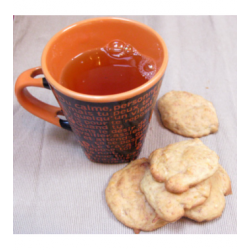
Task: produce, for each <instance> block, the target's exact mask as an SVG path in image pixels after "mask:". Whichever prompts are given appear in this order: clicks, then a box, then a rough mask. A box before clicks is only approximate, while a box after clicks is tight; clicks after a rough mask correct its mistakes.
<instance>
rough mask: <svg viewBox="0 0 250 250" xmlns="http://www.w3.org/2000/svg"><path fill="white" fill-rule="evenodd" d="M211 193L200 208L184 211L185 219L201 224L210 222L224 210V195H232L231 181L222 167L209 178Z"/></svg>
mask: <svg viewBox="0 0 250 250" xmlns="http://www.w3.org/2000/svg"><path fill="white" fill-rule="evenodd" d="M209 181H210V183H211V192H210V195H209V197H208V198H207V200H206V201H205V202H204V203H203V204H202V205H200V206H197V207H195V208H192V209H190V210H186V211H185V217H188V218H189V219H192V220H195V221H198V222H202V221H210V220H213V219H215V218H218V217H220V216H221V214H222V212H223V210H224V208H225V204H226V201H225V197H224V195H229V194H232V190H231V181H230V178H229V176H228V174H227V173H226V171H225V169H223V168H222V166H219V168H218V170H217V171H216V172H215V173H214V175H212V176H211V177H210V178H209Z"/></svg>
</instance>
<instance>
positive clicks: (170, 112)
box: [158, 91, 219, 138]
mask: <svg viewBox="0 0 250 250" xmlns="http://www.w3.org/2000/svg"><path fill="white" fill-rule="evenodd" d="M158 109H159V112H160V115H161V119H162V122H163V125H164V126H165V127H166V128H168V129H169V130H171V131H172V132H174V133H176V134H179V135H182V136H186V137H192V138H198V137H202V136H205V135H208V134H211V133H215V132H217V131H218V126H219V122H218V118H217V114H216V111H215V108H214V106H213V104H212V103H211V102H209V101H207V100H206V99H204V98H203V97H201V96H199V95H195V94H191V93H188V92H185V91H170V92H168V93H166V94H165V95H164V96H163V97H161V98H160V99H159V101H158Z"/></svg>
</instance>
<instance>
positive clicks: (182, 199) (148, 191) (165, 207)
mask: <svg viewBox="0 0 250 250" xmlns="http://www.w3.org/2000/svg"><path fill="white" fill-rule="evenodd" d="M140 187H141V191H142V192H143V193H144V195H145V196H146V199H147V201H148V203H149V204H150V205H151V206H152V207H153V208H154V209H155V211H156V213H157V214H158V215H159V217H160V218H162V219H164V220H166V221H169V222H174V221H176V220H178V219H180V218H181V217H182V216H183V215H184V213H185V209H191V208H193V207H195V206H198V205H200V204H202V203H204V202H205V200H206V199H207V197H208V196H209V194H210V182H208V181H207V180H205V181H203V182H201V183H200V184H198V185H196V186H194V187H192V188H190V189H189V190H188V191H186V192H183V193H181V194H174V193H171V192H169V191H167V190H166V188H165V184H164V183H160V182H157V181H156V180H155V179H154V178H153V176H152V175H151V172H150V169H149V168H148V169H147V170H146V172H145V175H144V177H143V179H142V181H141V185H140Z"/></svg>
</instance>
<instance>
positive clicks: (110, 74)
mask: <svg viewBox="0 0 250 250" xmlns="http://www.w3.org/2000/svg"><path fill="white" fill-rule="evenodd" d="M156 71H157V69H156V64H155V62H154V60H153V59H151V58H149V57H147V56H144V55H142V54H140V53H139V52H138V51H137V50H136V49H135V48H133V47H132V46H131V45H130V44H127V43H125V42H123V41H120V40H115V41H112V42H110V43H109V44H107V45H106V46H104V47H102V48H98V49H94V50H91V51H87V52H84V53H81V54H79V55H77V56H76V57H74V58H73V59H72V60H71V61H70V62H69V63H68V64H67V65H66V67H65V68H64V69H63V72H62V74H61V78H60V84H61V85H63V86H64V87H66V88H68V89H70V90H73V91H75V92H79V93H83V94H88V95H112V94H118V93H122V92H125V91H129V90H131V89H134V88H137V87H139V86H141V85H142V84H144V83H145V82H147V81H148V80H149V79H151V78H152V77H153V76H154V75H155V73H156Z"/></svg>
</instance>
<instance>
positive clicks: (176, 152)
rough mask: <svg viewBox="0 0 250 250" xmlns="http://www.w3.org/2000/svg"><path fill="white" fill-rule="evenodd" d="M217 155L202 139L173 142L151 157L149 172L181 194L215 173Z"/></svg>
mask: <svg viewBox="0 0 250 250" xmlns="http://www.w3.org/2000/svg"><path fill="white" fill-rule="evenodd" d="M218 160H219V157H218V155H217V154H216V153H215V152H214V151H212V150H211V149H209V148H208V147H207V146H205V145H204V144H203V143H202V141H201V140H200V139H192V140H188V141H181V142H177V143H174V144H170V145H168V146H167V147H165V148H159V149H157V150H155V151H153V152H152V153H151V154H150V156H149V161H150V171H151V174H152V175H153V177H154V179H155V180H156V181H158V182H165V185H166V189H167V190H168V191H170V192H172V193H182V192H185V191H187V190H188V189H189V188H190V187H192V186H194V185H196V184H198V183H200V182H201V181H203V180H205V179H207V178H208V177H210V176H211V175H213V174H214V173H215V171H216V170H217V169H218V166H219V162H218Z"/></svg>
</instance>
